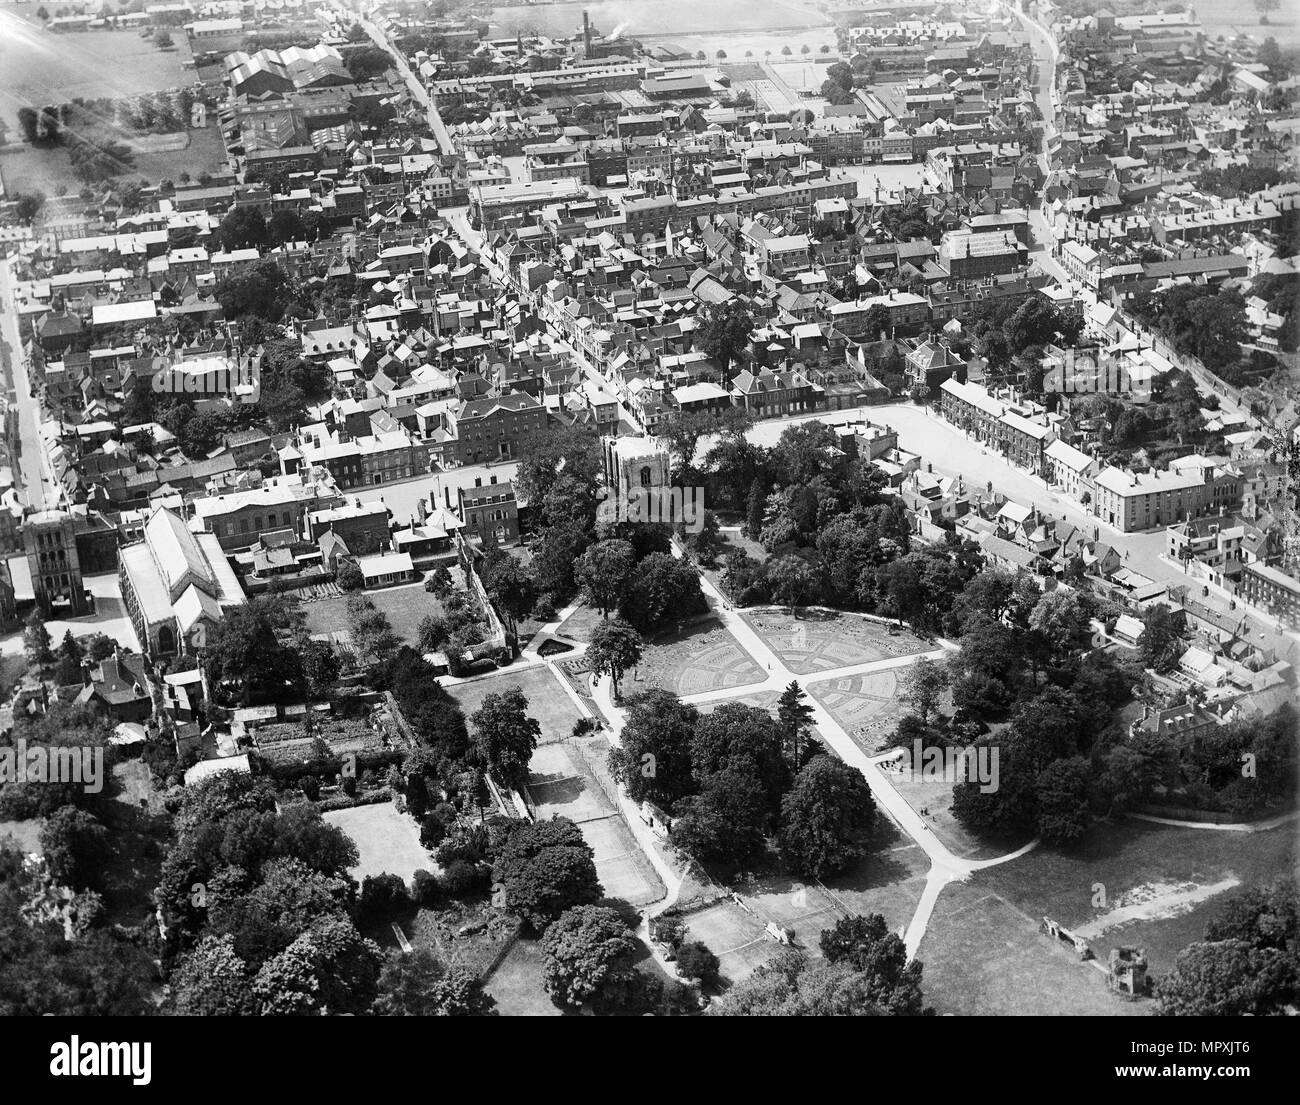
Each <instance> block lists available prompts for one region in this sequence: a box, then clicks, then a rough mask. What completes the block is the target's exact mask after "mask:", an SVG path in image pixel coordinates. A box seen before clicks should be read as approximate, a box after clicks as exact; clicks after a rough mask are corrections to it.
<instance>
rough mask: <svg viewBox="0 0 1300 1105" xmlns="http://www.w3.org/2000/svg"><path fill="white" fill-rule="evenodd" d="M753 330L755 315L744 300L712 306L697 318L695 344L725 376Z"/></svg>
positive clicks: (734, 300)
mask: <svg viewBox="0 0 1300 1105" xmlns="http://www.w3.org/2000/svg"><path fill="white" fill-rule="evenodd" d="M753 329H754V316H753V315H752V314H750V312H749V308H748V307H746V306H745V304H744V303H743V302H742V301H741V300H739V299H729V300H728V301H727V302H725V303H710V304H708V305H706V306H705V308H704V310H703V311H702V312H701V313H700V314H698V315H697V316H696V326H695V343H696V345H697V346H698V347H699V348H700V349H701V350H703V351H704V353H705V354H706V355H707V356H708V357H709V359H710V360H711V361H713V362H714V363H715V364H717V366H718V367H719V369H721V370H722V372H723V373H724V374H725V373H726V372H727V370H728V369H729V368H730V367H731V362H732V361H733V360H734V359H735V357H736V355H737V354H738V353H739V352H740V351H741V350H742V349H744V348H745V346H746V345H748V344H749V335H750V334H751V333H752V332H753Z"/></svg>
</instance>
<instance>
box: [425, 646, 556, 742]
mask: <svg viewBox="0 0 1300 1105" xmlns="http://www.w3.org/2000/svg"><path fill="white" fill-rule="evenodd" d="M511 687H518V688H519V689H520V690H521V691H523V692H524V697H525V698H527V699H528V713H529V716H531V717H535V718H536V719H537V721H538V723H539V724H540V725H541V727H542V740H543V741H547V740H555V739H557V738H559V737H567V736H568V735H569V734H570V733H572V732H573V726H574V723H575V722H577V721H578V720H579V719H580V718H581V717H582V713H581V712H580V711H579V710H578V707H577V706H576V705H575V704H574V701H573V699H571V698H570V697H569V695H568V693H567V692H566V691H565V689H564V687H563V685H562V684H561V683H560V679H559V677H558V676H557V675H556V674H555V673H554V672H553V671H552V670H551V669H550V668H549V667H547V666H546V665H542V664H535V665H533V666H532V667H526V668H525V667H521V668H518V669H517V670H514V671H511V670H509V669H507V670H505V671H500V672H494V673H493V674H491V675H486V676H483V677H482V678H481V679H475V680H473V681H472V682H469V683H457V684H455V685H454V686H449V687H448V688H447V690H448V691H449V692H450V693H451V695H452V697H453V698H455V699H456V701H457V703H459V705H460V708H461V709H462V710H463V711H464V712H465V717H466V718H467V719H468V718H469V716H470V715H471V714H473V713H474V712H475V711H476V710H477V709H478V708H479V707H480V706H481V705H483V699H485V698H486V697H487V696H488V695H490V694H500V693H501V692H502V691H508V690H510V688H511Z"/></svg>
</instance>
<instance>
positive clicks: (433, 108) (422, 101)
mask: <svg viewBox="0 0 1300 1105" xmlns="http://www.w3.org/2000/svg"><path fill="white" fill-rule="evenodd" d="M355 10H356V14H357V21H358V22H359V23H360V24H361V29H362V30H363V31H365V32H366V34H368V35H369V36H370V39H371V41H372V42H374V44H375V45H376V46H378V47H379V48H380V49H381V50H386V51H387V52H388V53H389V55H391V57H392V59H393V68H395V69H396V70H397V72H398V73H399V74H400V75H401V77H402V80H403V81H405V82H406V87H407V88H408V89H409V90H410V93H411V95H412V96H413V97H414V98H415V102H416V103H418V104H419V105H420V106H421V107H423V108H424V113H425V118H426V119H427V120H428V122H429V129H430V130H431V131H433V136H434V138H435V139H437V142H438V149H440V150H441V151H442V152H443V153H444V154H453V153H455V152H456V147H455V146H454V145H453V144H452V141H451V135H450V134H448V133H447V127H446V126H445V124H444V123H443V121H442V116H441V115H439V114H438V107H437V105H436V104H435V103H434V102H433V97H432V96H430V95H429V92H428V89H426V88H425V87H424V85H423V84H422V83H421V81H420V77H419V74H417V73H414V72H412V70H411V67H410V65H409V64H408V63H407V61H406V57H405V56H404V55H403V54H402V52H401V50H399V49H397V47H395V46H394V45H393V44H392V43H391V42H389V40H388V36H387V35H386V34H384V32H383V30H382V29H381V28H380V27H378V26H376V25H375V24H374V23H372V22H371V21H370V20H369V19H367V18H366V16H365V15H364V14H363V13H362V12H361V11H360V9H359V8H358V9H355Z"/></svg>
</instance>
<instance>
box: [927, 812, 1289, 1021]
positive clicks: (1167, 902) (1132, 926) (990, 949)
mask: <svg viewBox="0 0 1300 1105" xmlns="http://www.w3.org/2000/svg"><path fill="white" fill-rule="evenodd" d="M1295 869H1296V848H1295V841H1294V837H1293V834H1292V832H1291V831H1290V830H1289V828H1288V827H1286V826H1284V827H1282V828H1279V829H1274V830H1270V831H1268V832H1263V833H1230V832H1215V831H1208V830H1201V829H1179V828H1173V827H1163V826H1154V825H1150V824H1148V823H1144V822H1137V821H1129V820H1120V821H1117V822H1115V823H1114V824H1103V825H1098V826H1096V827H1095V828H1094V829H1093V831H1092V832H1091V833H1090V834H1089V835H1088V837H1087V839H1086V840H1085V842H1084V843H1083V844H1082V845H1081V846H1080V847H1078V848H1076V849H1074V850H1072V851H1070V852H1061V851H1056V850H1053V849H1050V848H1045V847H1040V848H1037V849H1035V850H1034V851H1033V852H1030V853H1029V854H1028V855H1026V856H1024V857H1022V858H1020V859H1018V860H1013V861H1012V862H1010V863H1007V864H1003V865H1000V866H997V867H993V868H989V869H988V870H986V871H980V872H977V873H976V874H975V875H973V876H972V877H971V879H970V881H969V882H967V883H954V884H951V885H949V886H948V887H946V888H945V889H944V891H943V893H942V894H941V895H940V896H939V901H938V903H937V904H936V906H935V911H934V915H933V917H932V918H931V921H930V925H929V928H928V929H927V931H926V935H925V938H924V939H923V940H922V941H921V947H920V951H919V954H918V958H920V959H921V960H922V961H923V962H924V963H925V983H924V986H925V994H926V999H927V1001H928V1002H930V1003H932V1004H933V1005H934V1006H935V1008H936V1009H937V1010H938V1011H939V1012H940V1013H956V1014H959V1015H961V1014H985V1015H999V1014H1025V1015H1033V1014H1046V1015H1060V1014H1074V1015H1079V1014H1083V1015H1087V1014H1101V1015H1111V1016H1124V1015H1134V1014H1137V1015H1144V1014H1148V1013H1150V1011H1151V1009H1152V1006H1151V1003H1150V1002H1137V1003H1128V1002H1125V1001H1122V1000H1120V999H1119V998H1116V997H1114V996H1113V995H1111V994H1110V993H1109V992H1108V991H1107V989H1106V981H1105V976H1104V975H1103V974H1102V973H1101V972H1100V971H1098V970H1097V968H1096V966H1095V965H1089V964H1087V963H1081V962H1080V961H1079V960H1078V958H1077V957H1076V956H1075V955H1074V954H1073V953H1072V952H1071V951H1070V950H1069V949H1067V948H1066V947H1065V946H1064V945H1061V946H1059V947H1057V946H1055V945H1054V944H1053V942H1052V941H1051V940H1049V938H1048V937H1046V936H1044V935H1042V934H1041V933H1040V932H1039V930H1038V926H1039V923H1040V921H1041V919H1042V918H1043V917H1044V916H1048V917H1051V918H1053V919H1054V920H1056V921H1059V922H1060V923H1061V924H1063V925H1065V926H1066V927H1067V928H1071V927H1073V928H1080V929H1082V930H1083V931H1082V933H1081V934H1082V935H1084V936H1085V937H1086V938H1087V939H1088V940H1089V943H1090V944H1091V946H1092V950H1093V953H1094V955H1095V956H1096V962H1099V963H1104V962H1105V960H1106V957H1107V955H1108V954H1109V952H1110V949H1111V948H1113V947H1119V946H1121V945H1136V946H1137V947H1141V948H1144V949H1146V953H1147V959H1148V962H1149V964H1150V973H1151V975H1152V976H1157V977H1158V976H1159V975H1162V974H1165V973H1167V972H1168V971H1169V970H1170V968H1171V967H1172V966H1173V964H1174V960H1175V958H1176V957H1177V955H1178V953H1179V952H1180V951H1181V950H1182V949H1183V948H1185V947H1186V946H1187V945H1188V944H1191V943H1194V942H1195V941H1197V940H1199V939H1201V938H1202V937H1203V936H1204V933H1205V926H1206V924H1207V923H1208V922H1209V921H1210V920H1211V919H1213V918H1214V917H1216V916H1217V915H1218V914H1219V913H1220V912H1221V910H1222V908H1223V903H1224V902H1225V900H1226V897H1227V895H1226V894H1225V893H1224V892H1222V891H1223V888H1224V887H1226V886H1227V885H1228V884H1229V883H1230V882H1231V880H1234V879H1235V880H1237V881H1238V882H1239V883H1240V884H1241V885H1242V886H1247V885H1250V884H1251V883H1254V882H1257V881H1266V880H1268V879H1270V878H1272V877H1274V876H1277V875H1281V874H1283V873H1287V872H1294V871H1295ZM1102 903H1104V904H1102Z"/></svg>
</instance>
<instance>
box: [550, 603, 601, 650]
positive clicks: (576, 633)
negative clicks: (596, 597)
mask: <svg viewBox="0 0 1300 1105" xmlns="http://www.w3.org/2000/svg"><path fill="white" fill-rule="evenodd" d="M602 621H604V618H603V617H602V616H601V613H600V611H599V610H597V609H596V608H595V607H594V606H588V605H587V604H586V603H583V604H582V605H581V606H579V607H578V609H576V610H575V611H574V612H573V613H572V614H570V615H569V616H568V617H567V618H565V619H564V621H563V622H561V623H560V628H559V629H558V630H557V631H556V636H558V637H567V638H568V639H569V640H571V641H581V642H583V643H584V644H585V643H587V642H588V641H590V640H591V634H592V631H593V630H594V629H595V628H596V626H598V625H600V623H601V622H602Z"/></svg>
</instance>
